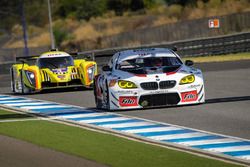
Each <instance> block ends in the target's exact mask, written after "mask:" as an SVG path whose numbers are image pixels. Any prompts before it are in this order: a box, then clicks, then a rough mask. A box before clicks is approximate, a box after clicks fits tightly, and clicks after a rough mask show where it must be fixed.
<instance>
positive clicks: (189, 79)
mask: <svg viewBox="0 0 250 167" xmlns="http://www.w3.org/2000/svg"><path fill="white" fill-rule="evenodd" d="M194 81H195V77H194V75H193V74H192V75H188V76H185V77H183V78H182V79H181V80H180V83H179V84H180V85H183V84H190V83H193V82H194Z"/></svg>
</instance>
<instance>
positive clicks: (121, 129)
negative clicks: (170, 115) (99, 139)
mask: <svg viewBox="0 0 250 167" xmlns="http://www.w3.org/2000/svg"><path fill="white" fill-rule="evenodd" d="M154 127H169V126H163V125H160V124H159V125H157V124H155V125H143V126H129V127H125V128H113V129H115V130H120V131H127V130H134V129H146V128H154Z"/></svg>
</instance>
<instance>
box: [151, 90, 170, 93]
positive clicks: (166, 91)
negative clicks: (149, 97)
mask: <svg viewBox="0 0 250 167" xmlns="http://www.w3.org/2000/svg"><path fill="white" fill-rule="evenodd" d="M163 93H169V91H168V90H155V91H150V92H149V94H163Z"/></svg>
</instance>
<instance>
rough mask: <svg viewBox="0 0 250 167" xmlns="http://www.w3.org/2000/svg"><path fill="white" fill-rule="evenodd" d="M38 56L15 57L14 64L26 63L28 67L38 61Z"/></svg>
mask: <svg viewBox="0 0 250 167" xmlns="http://www.w3.org/2000/svg"><path fill="white" fill-rule="evenodd" d="M38 57H39V56H38V55H34V56H25V57H16V63H23V64H24V63H26V64H29V65H32V64H35V62H36V60H37V59H38Z"/></svg>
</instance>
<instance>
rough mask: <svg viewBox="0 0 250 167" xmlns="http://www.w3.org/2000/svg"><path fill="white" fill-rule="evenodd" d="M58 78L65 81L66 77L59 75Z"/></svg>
mask: <svg viewBox="0 0 250 167" xmlns="http://www.w3.org/2000/svg"><path fill="white" fill-rule="evenodd" d="M57 78H60V79H64V78H65V75H57Z"/></svg>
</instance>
